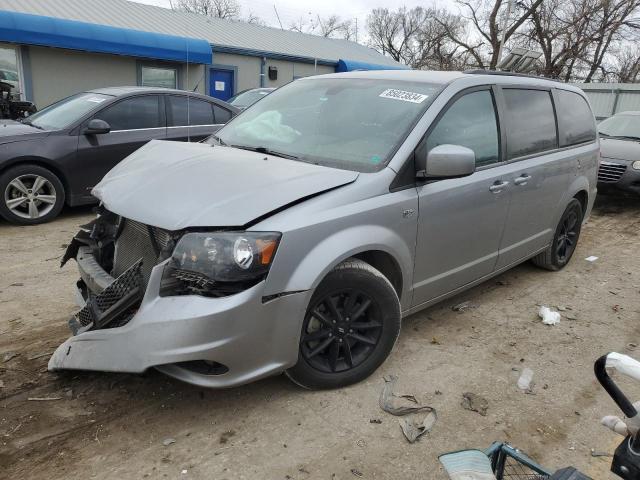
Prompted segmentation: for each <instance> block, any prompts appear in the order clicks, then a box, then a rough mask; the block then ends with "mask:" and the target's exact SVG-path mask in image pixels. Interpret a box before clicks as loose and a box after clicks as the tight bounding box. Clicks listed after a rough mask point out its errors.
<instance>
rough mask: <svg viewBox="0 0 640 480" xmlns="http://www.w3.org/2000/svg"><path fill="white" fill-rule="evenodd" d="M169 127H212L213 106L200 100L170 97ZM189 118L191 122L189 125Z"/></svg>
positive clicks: (168, 98)
mask: <svg viewBox="0 0 640 480" xmlns="http://www.w3.org/2000/svg"><path fill="white" fill-rule="evenodd" d="M167 100H168V112H169V126H170V127H180V126H185V125H187V124H189V125H212V124H213V123H215V122H214V121H213V110H212V109H211V104H210V103H209V102H205V101H204V100H200V99H198V98H190V97H178V96H168V97H167ZM187 116H188V117H189V121H188V123H187Z"/></svg>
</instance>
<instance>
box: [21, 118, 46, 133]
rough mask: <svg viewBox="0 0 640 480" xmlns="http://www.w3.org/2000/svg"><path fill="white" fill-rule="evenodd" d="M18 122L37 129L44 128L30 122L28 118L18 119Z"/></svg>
mask: <svg viewBox="0 0 640 480" xmlns="http://www.w3.org/2000/svg"><path fill="white" fill-rule="evenodd" d="M20 123H22V124H23V125H29V126H30V127H33V128H37V129H38V130H44V127H41V126H40V125H36V124H35V123H31V122H30V121H29V119H28V118H25V119H24V120H20Z"/></svg>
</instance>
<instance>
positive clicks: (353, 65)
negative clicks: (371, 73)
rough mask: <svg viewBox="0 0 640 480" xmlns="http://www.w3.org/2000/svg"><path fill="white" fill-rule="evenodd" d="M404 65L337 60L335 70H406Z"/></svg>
mask: <svg viewBox="0 0 640 480" xmlns="http://www.w3.org/2000/svg"><path fill="white" fill-rule="evenodd" d="M408 69H409V67H407V66H406V65H400V64H398V65H378V64H375V63H366V62H357V61H355V60H343V59H340V60H338V66H337V67H336V72H353V71H354V70H408Z"/></svg>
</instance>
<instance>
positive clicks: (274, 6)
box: [273, 3, 284, 30]
mask: <svg viewBox="0 0 640 480" xmlns="http://www.w3.org/2000/svg"><path fill="white" fill-rule="evenodd" d="M273 9H274V10H275V11H276V18H277V19H278V23H279V24H280V30H284V28H282V22H281V21H280V15H278V9H277V8H276V4H275V3H274V4H273Z"/></svg>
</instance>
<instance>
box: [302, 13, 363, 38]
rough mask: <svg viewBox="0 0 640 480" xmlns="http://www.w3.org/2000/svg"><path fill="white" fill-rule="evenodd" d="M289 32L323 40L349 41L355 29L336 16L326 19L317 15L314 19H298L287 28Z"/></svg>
mask: <svg viewBox="0 0 640 480" xmlns="http://www.w3.org/2000/svg"><path fill="white" fill-rule="evenodd" d="M289 29H290V30H293V31H296V32H300V33H308V34H311V35H319V36H321V37H325V38H342V39H345V40H351V39H353V38H354V37H355V28H354V25H353V22H352V21H351V20H344V19H342V18H341V17H339V16H338V15H330V16H328V17H326V18H322V17H320V15H317V16H316V18H312V19H310V20H305V19H304V18H300V19H299V20H298V21H297V22H294V23H292V24H291V26H290V27H289Z"/></svg>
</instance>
